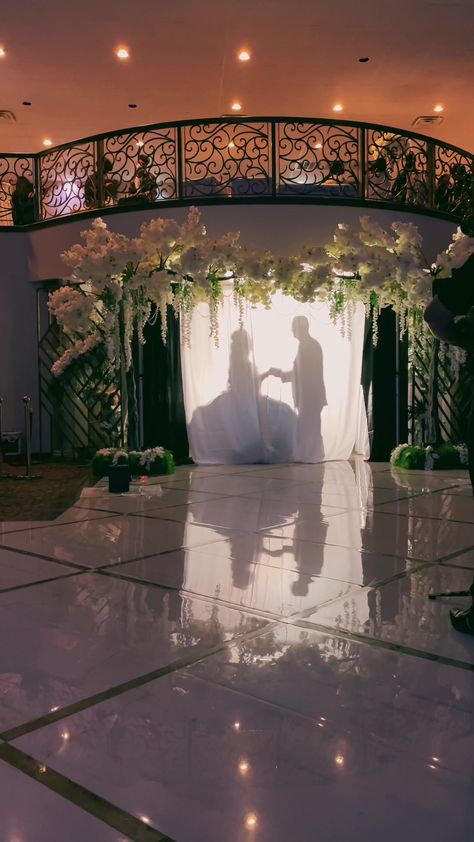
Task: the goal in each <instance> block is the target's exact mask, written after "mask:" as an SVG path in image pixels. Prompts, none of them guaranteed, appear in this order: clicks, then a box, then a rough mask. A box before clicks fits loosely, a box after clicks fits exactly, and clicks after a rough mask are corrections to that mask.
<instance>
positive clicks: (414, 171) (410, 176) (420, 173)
mask: <svg viewBox="0 0 474 842" xmlns="http://www.w3.org/2000/svg"><path fill="white" fill-rule="evenodd" d="M366 167H367V195H366V198H367V199H372V200H374V201H377V200H378V201H383V202H396V203H400V204H403V205H419V206H422V207H426V206H427V205H428V204H429V189H428V155H427V144H426V141H425V140H423V139H422V138H418V137H409V136H405V135H402V134H395V133H394V132H391V131H389V130H385V129H379V128H374V129H368V130H367V164H366Z"/></svg>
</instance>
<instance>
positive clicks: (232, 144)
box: [227, 140, 235, 149]
mask: <svg viewBox="0 0 474 842" xmlns="http://www.w3.org/2000/svg"><path fill="white" fill-rule="evenodd" d="M227 148H228V149H235V143H234V141H233V140H231V142H230V143H229V144H228V147H227Z"/></svg>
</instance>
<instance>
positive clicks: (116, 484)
mask: <svg viewBox="0 0 474 842" xmlns="http://www.w3.org/2000/svg"><path fill="white" fill-rule="evenodd" d="M130 480H131V473H130V468H129V466H128V465H112V466H111V467H110V468H109V492H110V493H111V494H125V493H126V492H127V491H130Z"/></svg>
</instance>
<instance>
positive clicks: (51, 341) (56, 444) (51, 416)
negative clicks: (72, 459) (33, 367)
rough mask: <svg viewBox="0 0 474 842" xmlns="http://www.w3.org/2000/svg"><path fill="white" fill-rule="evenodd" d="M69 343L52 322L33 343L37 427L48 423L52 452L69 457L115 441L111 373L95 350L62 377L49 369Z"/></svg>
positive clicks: (116, 411) (115, 391) (116, 410)
mask: <svg viewBox="0 0 474 842" xmlns="http://www.w3.org/2000/svg"><path fill="white" fill-rule="evenodd" d="M70 344H71V342H70V340H68V339H67V337H65V336H64V334H62V333H60V331H59V328H58V326H57V324H56V323H54V322H53V323H52V324H51V325H50V327H49V328H48V330H47V331H46V333H45V334H44V336H43V338H42V339H41V341H40V344H39V374H40V414H41V423H42V425H43V427H44V425H45V424H49V425H50V446H51V450H52V451H54V452H60V453H62V454H65V453H75V452H77V451H80V450H86V449H87V450H97V449H99V448H101V447H110V446H114V445H118V444H119V443H120V439H121V410H120V391H119V388H118V386H117V375H116V372H115V369H114V368H113V367H112V366H111V365H110V362H109V360H108V359H107V356H106V354H105V351H104V350H103V349H102V348H101V347H99V348H97V349H95V350H94V351H93V352H91V354H90V355H88V356H87V358H86V359H79V360H77V361H75V362H74V363H73V366H72V367H71V368H70V370H69V373H68V376H67V378H60V379H59V380H58V379H57V378H55V377H54V375H52V374H51V366H52V365H53V363H54V362H55V361H56V360H57V359H58V358H59V356H60V355H61V354H62V352H63V351H64V350H65V349H66V348H67V347H68V346H69V345H70Z"/></svg>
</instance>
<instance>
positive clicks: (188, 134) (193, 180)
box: [182, 121, 272, 199]
mask: <svg viewBox="0 0 474 842" xmlns="http://www.w3.org/2000/svg"><path fill="white" fill-rule="evenodd" d="M182 145H183V179H184V197H185V198H188V199H190V198H197V197H199V198H203V197H206V198H209V197H212V196H220V197H222V196H232V197H237V198H238V197H241V198H244V197H245V198H252V197H255V196H271V194H272V185H271V173H270V126H269V123H267V122H261V121H256V122H252V121H248V122H246V121H242V122H241V121H239V122H235V123H234V122H222V123H199V124H192V125H187V126H184V127H183V144H182Z"/></svg>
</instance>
